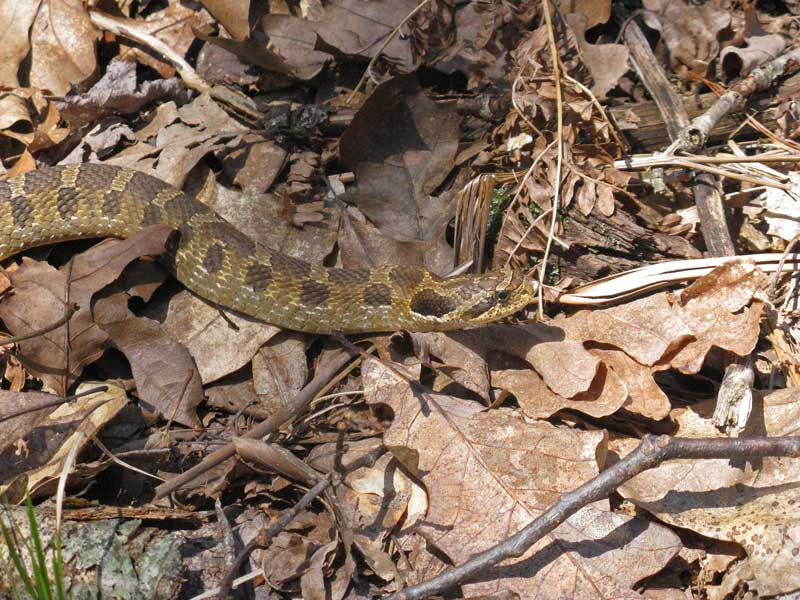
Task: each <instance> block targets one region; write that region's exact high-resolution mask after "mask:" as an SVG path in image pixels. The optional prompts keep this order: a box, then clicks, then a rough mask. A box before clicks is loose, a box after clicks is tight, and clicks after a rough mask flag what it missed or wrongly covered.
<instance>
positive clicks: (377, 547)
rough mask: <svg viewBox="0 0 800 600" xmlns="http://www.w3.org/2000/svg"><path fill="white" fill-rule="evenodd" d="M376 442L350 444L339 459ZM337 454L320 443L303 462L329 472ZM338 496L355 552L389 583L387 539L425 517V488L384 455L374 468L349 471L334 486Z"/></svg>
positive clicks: (332, 446) (347, 459) (352, 456)
mask: <svg viewBox="0 0 800 600" xmlns="http://www.w3.org/2000/svg"><path fill="white" fill-rule="evenodd" d="M378 443H379V442H377V441H376V440H374V439H369V440H360V441H355V442H351V443H349V444H348V449H347V452H345V453H344V456H343V457H342V462H343V463H344V464H347V463H349V462H352V461H354V460H356V459H358V458H359V457H361V456H362V455H363V454H366V453H367V452H369V451H371V450H373V449H374V448H375V446H376V445H377V444H378ZM335 455H336V448H335V444H324V445H320V446H316V447H315V448H314V450H313V451H312V452H311V454H310V455H309V458H308V460H307V462H308V463H309V464H310V465H311V466H313V467H314V468H316V469H318V470H321V471H324V472H331V471H333V470H334V468H335V466H334V464H333V457H334V456H335ZM336 498H337V502H338V506H339V507H340V510H341V514H342V515H343V516H344V517H345V519H346V522H347V523H348V524H349V525H350V526H351V527H352V529H353V542H354V543H355V545H356V547H357V548H358V550H359V552H360V553H361V554H362V555H363V557H364V558H365V559H366V561H367V563H368V564H369V566H370V568H371V569H372V570H373V571H374V572H375V574H376V575H378V576H379V577H381V579H383V580H384V581H393V580H394V579H395V574H396V568H395V565H394V562H393V560H392V559H391V557H390V556H389V555H388V554H387V553H386V551H385V550H384V548H385V544H386V541H387V540H388V538H389V536H390V535H391V532H392V531H394V530H395V529H396V528H398V527H400V526H401V524H402V527H403V528H404V529H408V528H409V527H411V526H413V525H414V524H416V523H418V522H419V521H420V520H422V519H423V518H424V516H425V510H426V508H427V498H426V495H425V491H424V490H423V489H422V487H421V486H420V485H419V484H418V483H417V482H416V481H414V479H412V478H411V477H409V475H408V474H407V473H406V472H405V471H404V470H403V469H402V468H401V466H400V464H399V463H398V462H397V460H396V459H395V458H394V457H392V455H391V454H388V453H387V454H384V455H383V456H382V457H381V458H379V459H378V460H377V462H376V463H375V464H374V465H373V466H371V467H362V468H360V469H356V470H355V471H352V472H350V473H348V474H347V475H346V476H345V478H344V485H341V486H337V488H336Z"/></svg>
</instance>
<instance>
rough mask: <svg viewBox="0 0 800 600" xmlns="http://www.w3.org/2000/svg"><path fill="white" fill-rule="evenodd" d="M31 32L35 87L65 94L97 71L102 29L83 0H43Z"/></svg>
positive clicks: (32, 82) (31, 78)
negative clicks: (93, 19) (98, 41)
mask: <svg viewBox="0 0 800 600" xmlns="http://www.w3.org/2000/svg"><path fill="white" fill-rule="evenodd" d="M30 35H31V65H30V75H29V78H30V82H31V86H32V87H36V88H40V89H43V90H49V91H50V92H52V93H53V94H55V95H57V96H63V95H64V94H66V93H67V92H68V91H69V89H70V86H72V85H76V86H77V85H81V84H83V83H85V82H86V81H87V80H88V79H89V78H90V77H92V75H94V71H95V69H96V68H97V49H96V47H95V42H96V39H97V38H98V32H97V31H96V30H95V28H94V26H93V25H92V22H91V20H90V19H89V14H88V13H87V12H86V8H85V6H84V4H83V2H81V0H42V3H41V5H40V7H39V12H38V13H37V14H36V18H35V19H34V21H33V25H32V27H31V32H30Z"/></svg>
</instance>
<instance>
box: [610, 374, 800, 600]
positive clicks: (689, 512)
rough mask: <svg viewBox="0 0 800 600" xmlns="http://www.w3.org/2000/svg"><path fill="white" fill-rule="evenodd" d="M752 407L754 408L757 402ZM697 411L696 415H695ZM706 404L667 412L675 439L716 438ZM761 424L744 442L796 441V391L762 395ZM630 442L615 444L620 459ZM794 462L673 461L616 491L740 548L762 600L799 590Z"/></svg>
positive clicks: (799, 503) (797, 469)
mask: <svg viewBox="0 0 800 600" xmlns="http://www.w3.org/2000/svg"><path fill="white" fill-rule="evenodd" d="M759 404H760V403H759ZM701 410H702V411H703V412H704V413H705V415H704V416H701V415H700V414H699V413H698V412H696V411H701ZM712 410H713V406H711V405H710V404H709V403H705V405H701V406H696V407H693V408H691V409H679V410H676V411H675V420H676V421H677V423H678V432H677V435H679V436H681V437H689V438H696V437H712V438H714V437H723V434H721V433H719V431H717V429H716V428H715V427H714V426H713V424H712V423H711V420H710V419H709V418H708V416H709V414H710V412H711V411H712ZM757 410H758V411H762V410H763V423H758V422H756V423H755V424H753V425H751V431H749V432H746V433H745V434H744V435H756V436H762V435H769V436H780V435H797V434H798V431H799V430H800V402H798V396H797V391H796V390H794V389H784V390H779V391H777V392H773V393H772V394H770V395H768V396H766V397H765V398H764V399H763V406H758V408H757ZM636 443H637V441H636V440H627V441H625V442H624V443H622V442H621V443H620V444H619V446H618V448H617V450H618V451H620V453H621V454H626V453H627V451H628V450H630V449H632V448H633V447H634V446H635V445H636ZM799 488H800V462H799V461H797V460H796V459H793V458H788V457H786V458H772V457H767V458H764V459H759V460H756V461H735V462H733V461H729V460H725V459H713V460H676V461H671V462H669V463H666V464H664V465H662V466H660V467H658V468H656V469H653V470H650V471H647V472H645V473H642V474H641V475H637V476H636V477H635V478H634V479H632V480H630V481H628V482H627V483H625V484H623V485H622V486H621V487H620V488H619V490H618V491H619V492H620V493H621V494H622V495H623V496H625V497H626V498H629V499H631V500H632V501H634V502H635V503H636V504H637V505H638V506H640V507H641V508H643V509H645V510H647V511H649V512H651V513H653V514H655V515H657V516H658V518H659V519H661V520H662V521H665V522H667V523H670V524H674V525H677V526H679V527H683V528H686V529H691V530H692V531H696V532H698V533H700V534H702V535H705V536H708V537H712V538H716V539H722V540H730V541H734V542H737V543H739V544H741V545H742V546H743V547H744V548H745V550H746V551H747V554H748V561H749V565H750V567H751V569H752V571H753V574H754V579H753V580H751V581H748V585H749V588H750V590H752V591H756V590H757V591H758V594H759V595H764V596H770V595H774V594H782V593H788V592H792V591H795V590H797V589H798V588H800V571H798V569H797V548H798V547H800V500H798V489H799Z"/></svg>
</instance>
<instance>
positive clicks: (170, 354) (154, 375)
mask: <svg viewBox="0 0 800 600" xmlns="http://www.w3.org/2000/svg"><path fill="white" fill-rule="evenodd" d="M93 315H94V320H95V323H97V325H98V326H99V327H100V328H101V329H102V330H103V331H104V332H105V333H107V334H108V336H109V337H110V338H111V341H112V342H113V343H114V345H115V346H116V347H117V348H118V349H119V350H120V351H121V352H122V353H123V354H124V355H125V358H127V359H128V362H129V363H130V365H131V370H132V371H133V379H134V380H135V381H136V391H137V393H138V395H139V398H140V399H141V400H142V402H143V403H144V406H145V408H147V409H148V410H149V411H151V412H153V413H155V414H156V415H158V416H160V417H161V418H163V419H165V420H174V421H176V422H178V423H180V424H181V425H185V426H187V427H200V419H198V417H197V412H196V409H197V406H198V405H199V404H200V403H201V402H202V401H203V387H202V382H201V381H200V374H199V373H198V372H197V368H196V367H195V365H194V361H193V360H192V357H191V355H190V354H189V352H188V350H186V348H184V347H183V346H181V345H180V344H179V343H178V342H176V341H175V340H173V339H170V338H169V337H168V336H167V335H166V333H165V332H164V330H163V329H162V328H161V325H160V324H159V323H158V322H157V321H153V320H151V319H145V318H140V317H136V316H135V315H134V314H133V313H132V312H131V311H130V310H129V309H128V295H127V294H125V293H116V294H113V295H111V296H107V297H104V298H100V299H99V300H97V302H95V305H94V310H93Z"/></svg>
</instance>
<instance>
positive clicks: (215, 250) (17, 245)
mask: <svg viewBox="0 0 800 600" xmlns="http://www.w3.org/2000/svg"><path fill="white" fill-rule="evenodd" d="M156 224H166V225H168V226H170V227H171V228H172V229H173V234H172V235H170V236H169V238H168V241H167V244H166V249H165V252H164V253H163V254H161V255H160V256H158V257H157V259H158V260H159V262H161V264H162V265H164V266H165V267H166V268H167V270H168V271H169V272H170V273H172V274H173V275H174V276H175V277H176V278H177V279H178V281H180V282H181V283H182V284H183V285H184V286H185V287H186V288H187V289H189V290H190V291H191V292H193V293H195V294H197V295H198V296H200V297H202V298H203V299H205V300H207V301H209V302H211V303H212V304H215V305H218V306H219V307H222V308H225V309H230V310H232V311H235V312H237V313H241V314H244V315H247V316H249V317H252V318H254V319H257V320H260V321H263V322H266V323H268V324H271V325H274V326H277V327H281V328H285V329H291V330H295V331H301V332H309V333H318V334H333V333H342V334H349V333H370V332H375V333H377V332H392V331H399V330H406V331H410V332H427V331H447V330H453V329H463V328H470V327H473V326H476V325H481V324H485V323H490V322H493V321H497V320H500V319H503V318H506V317H509V316H511V315H513V314H514V313H516V312H518V311H519V310H520V309H522V308H524V307H525V306H526V305H528V304H530V303H532V302H534V301H535V300H536V284H535V283H534V282H533V281H532V280H531V279H530V278H527V277H525V276H523V274H522V273H521V272H519V271H517V270H516V269H511V268H508V267H506V268H503V269H501V270H499V271H494V272H487V273H482V274H464V275H457V276H453V277H438V276H436V275H435V274H433V273H431V272H430V271H428V270H426V269H424V268H421V267H417V266H412V265H386V266H378V267H374V268H368V269H367V268H364V269H358V268H356V269H340V268H332V267H324V266H321V265H317V264H312V263H309V262H306V261H303V260H300V259H298V258H294V257H292V256H289V255H286V254H282V253H280V252H275V251H273V250H270V249H269V248H267V247H266V246H264V245H261V244H259V243H257V242H255V241H253V240H252V239H250V238H249V237H248V236H247V235H245V234H244V233H242V232H241V231H239V230H238V229H237V228H236V227H234V226H233V225H232V224H230V223H229V222H228V221H226V220H225V219H224V218H223V217H221V216H220V215H219V214H217V213H216V212H215V211H214V210H213V209H212V208H211V207H209V206H208V205H206V204H205V203H203V202H202V201H200V200H198V199H197V198H194V197H193V196H191V195H189V194H187V193H185V192H183V191H182V190H180V189H178V188H176V187H173V186H171V185H169V184H168V183H166V182H164V181H162V180H160V179H158V178H156V177H153V176H151V175H148V174H146V173H142V172H140V171H136V170H133V169H129V168H126V167H120V166H116V165H109V164H97V163H84V164H71V165H62V166H51V167H44V168H41V169H37V170H34V171H30V172H27V173H24V174H19V175H15V176H13V177H9V178H7V179H4V180H0V259H6V258H9V257H11V256H13V255H15V254H17V253H19V252H22V251H24V250H27V249H29V248H33V247H35V246H41V245H45V244H54V243H58V242H63V241H68V240H76V239H88V238H101V237H117V238H127V237H130V236H131V235H133V234H135V233H136V232H138V231H140V230H142V229H144V228H146V227H148V226H151V225H156Z"/></svg>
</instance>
